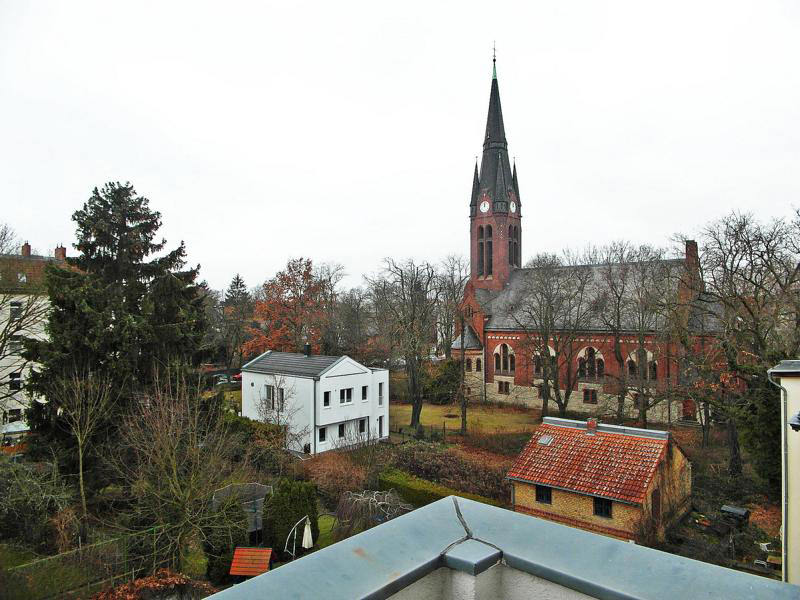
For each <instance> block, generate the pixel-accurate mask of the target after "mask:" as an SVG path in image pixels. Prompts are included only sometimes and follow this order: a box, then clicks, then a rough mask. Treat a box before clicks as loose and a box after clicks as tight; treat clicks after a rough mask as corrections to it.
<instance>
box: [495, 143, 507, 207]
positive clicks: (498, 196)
mask: <svg viewBox="0 0 800 600" xmlns="http://www.w3.org/2000/svg"><path fill="white" fill-rule="evenodd" d="M507 189H508V188H507V187H506V176H505V169H504V168H503V154H502V153H500V152H498V153H497V178H496V179H495V182H494V210H495V211H496V212H504V211H506V210H507V207H506V205H507V204H508V191H507Z"/></svg>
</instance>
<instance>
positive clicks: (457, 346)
mask: <svg viewBox="0 0 800 600" xmlns="http://www.w3.org/2000/svg"><path fill="white" fill-rule="evenodd" d="M450 347H451V348H452V349H453V350H461V336H460V335H459V336H458V337H457V338H456V339H454V340H453V345H452V346H450ZM481 348H483V344H481V341H480V340H479V339H478V335H477V334H476V333H475V330H474V329H473V328H472V327H471V326H470V325H467V335H466V336H465V337H464V350H480V349H481Z"/></svg>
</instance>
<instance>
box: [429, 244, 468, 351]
mask: <svg viewBox="0 0 800 600" xmlns="http://www.w3.org/2000/svg"><path fill="white" fill-rule="evenodd" d="M436 279H437V282H436V285H437V287H438V288H439V304H438V306H437V310H436V334H437V347H438V350H439V353H440V354H441V353H442V352H443V353H444V355H445V357H446V358H448V359H449V358H450V354H451V347H450V346H451V344H452V343H453V339H454V338H455V331H456V322H457V321H458V319H459V317H460V314H459V306H460V305H461V301H462V299H463V298H464V286H465V285H466V284H467V281H469V263H467V261H466V260H465V259H464V257H463V256H455V255H452V254H451V255H450V256H448V257H447V258H445V259H444V260H443V261H442V262H441V263H440V264H439V266H438V268H437V276H436Z"/></svg>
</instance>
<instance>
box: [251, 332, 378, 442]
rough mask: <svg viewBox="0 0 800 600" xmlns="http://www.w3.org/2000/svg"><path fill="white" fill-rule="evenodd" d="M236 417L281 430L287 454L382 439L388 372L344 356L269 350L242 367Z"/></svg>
mask: <svg viewBox="0 0 800 600" xmlns="http://www.w3.org/2000/svg"><path fill="white" fill-rule="evenodd" d="M306 348H308V346H306ZM242 416H245V417H249V418H251V419H258V420H262V421H263V420H265V421H268V422H272V423H278V424H281V425H286V426H287V427H288V433H287V446H288V447H289V449H290V450H296V451H300V452H305V453H308V454H317V453H318V452H324V451H326V450H332V449H334V448H341V447H345V446H350V445H353V444H357V443H361V442H366V441H372V440H381V439H385V438H387V437H388V436H389V372H388V371H387V370H386V369H373V368H370V367H365V366H364V365H362V364H360V363H358V362H356V361H354V360H353V359H352V358H350V357H349V356H321V355H315V354H311V353H310V352H309V351H308V350H307V351H306V353H304V354H302V353H291V352H274V351H272V350H270V351H267V352H265V353H264V354H262V355H261V356H259V357H258V358H256V359H254V360H251V361H250V362H249V363H247V364H246V365H244V366H243V367H242Z"/></svg>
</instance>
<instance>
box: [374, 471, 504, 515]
mask: <svg viewBox="0 0 800 600" xmlns="http://www.w3.org/2000/svg"><path fill="white" fill-rule="evenodd" d="M379 483H380V488H381V489H382V490H390V489H393V490H395V491H396V492H397V493H398V494H400V496H402V497H403V499H405V500H406V502H410V503H411V504H413V505H414V506H417V507H419V506H425V505H426V504H430V503H431V502H436V501H437V500H441V499H442V498H446V497H447V496H460V497H462V498H468V499H470V500H475V501H477V502H483V503H484V504H491V505H493V506H503V504H502V503H501V502H498V501H497V500H493V499H492V498H486V497H484V496H479V495H477V494H468V493H464V492H461V491H459V490H454V489H452V488H448V487H445V486H443V485H439V484H437V483H433V482H432V481H427V480H425V479H420V478H419V477H415V476H414V475H411V474H409V473H404V472H403V471H400V470H398V469H389V470H388V471H384V472H383V473H381V476H380V478H379Z"/></svg>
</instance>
